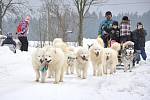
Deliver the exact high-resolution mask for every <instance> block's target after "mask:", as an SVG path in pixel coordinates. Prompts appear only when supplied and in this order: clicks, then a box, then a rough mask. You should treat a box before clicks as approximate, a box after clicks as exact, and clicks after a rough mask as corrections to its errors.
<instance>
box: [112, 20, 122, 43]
mask: <svg viewBox="0 0 150 100" xmlns="http://www.w3.org/2000/svg"><path fill="white" fill-rule="evenodd" d="M110 39H111V42H118V43H120V29H119V27H118V22H117V21H114V22H113V24H112V28H111V29H110Z"/></svg>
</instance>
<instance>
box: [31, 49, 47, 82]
mask: <svg viewBox="0 0 150 100" xmlns="http://www.w3.org/2000/svg"><path fill="white" fill-rule="evenodd" d="M43 61H44V50H43V49H42V48H37V49H36V50H35V52H34V53H33V54H32V65H33V69H34V71H35V74H36V81H37V82H38V81H39V78H40V71H39V69H40V67H41V66H42V63H43Z"/></svg>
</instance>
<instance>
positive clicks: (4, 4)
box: [0, 0, 27, 34]
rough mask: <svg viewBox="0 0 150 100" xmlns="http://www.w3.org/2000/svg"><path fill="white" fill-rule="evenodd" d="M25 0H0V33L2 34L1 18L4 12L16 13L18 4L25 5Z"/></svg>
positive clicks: (18, 10)
mask: <svg viewBox="0 0 150 100" xmlns="http://www.w3.org/2000/svg"><path fill="white" fill-rule="evenodd" d="M26 3H27V1H25V0H0V34H2V21H3V20H2V19H3V17H4V16H5V15H6V14H9V13H13V14H18V12H20V9H19V8H20V5H22V6H25V4H26Z"/></svg>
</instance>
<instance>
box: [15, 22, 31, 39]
mask: <svg viewBox="0 0 150 100" xmlns="http://www.w3.org/2000/svg"><path fill="white" fill-rule="evenodd" d="M28 31H29V24H28V22H27V21H25V20H23V21H21V22H20V23H19V25H18V28H17V35H18V37H26V36H27V34H28Z"/></svg>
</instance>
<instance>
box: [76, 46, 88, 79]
mask: <svg viewBox="0 0 150 100" xmlns="http://www.w3.org/2000/svg"><path fill="white" fill-rule="evenodd" d="M76 57H77V58H76V71H77V74H78V77H81V78H83V79H86V78H87V70H88V63H89V52H88V50H87V49H85V48H83V47H79V49H78V50H77V53H76ZM81 74H82V76H81Z"/></svg>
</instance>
